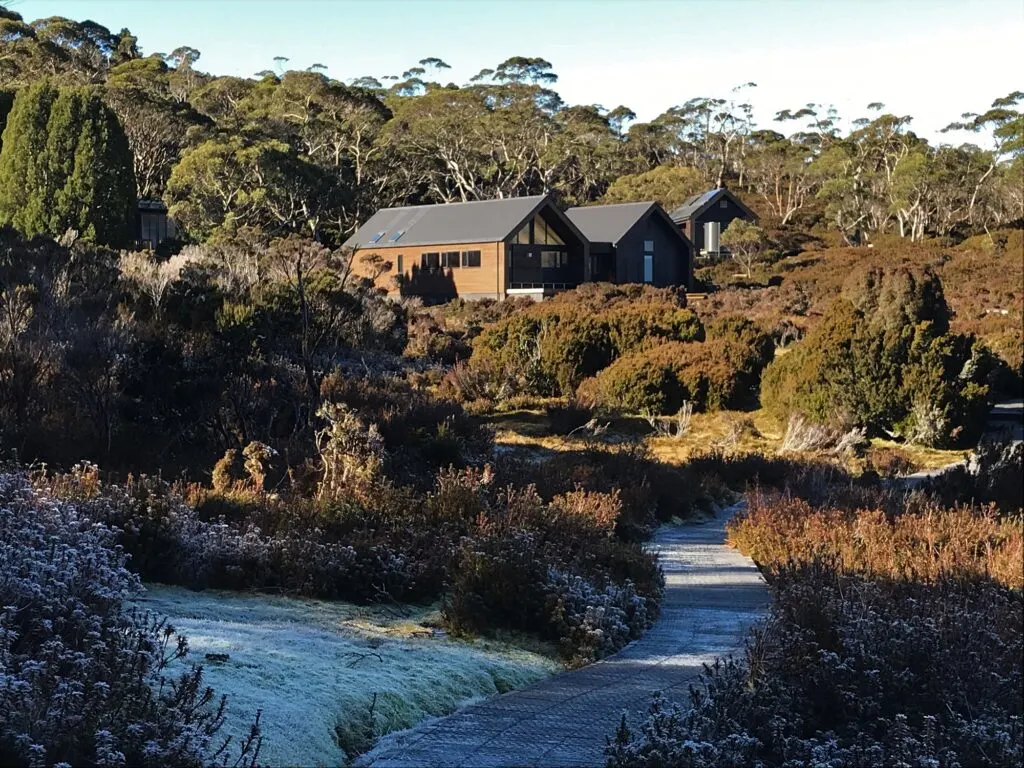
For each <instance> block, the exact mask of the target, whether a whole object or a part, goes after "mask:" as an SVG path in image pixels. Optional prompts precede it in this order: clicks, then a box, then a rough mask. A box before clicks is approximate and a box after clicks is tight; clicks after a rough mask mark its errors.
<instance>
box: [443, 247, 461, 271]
mask: <svg viewBox="0 0 1024 768" xmlns="http://www.w3.org/2000/svg"><path fill="white" fill-rule="evenodd" d="M441 266H442V267H443V268H444V269H456V268H457V267H458V266H459V252H458V251H445V252H444V253H442V254H441Z"/></svg>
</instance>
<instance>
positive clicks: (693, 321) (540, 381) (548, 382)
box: [470, 284, 703, 395]
mask: <svg viewBox="0 0 1024 768" xmlns="http://www.w3.org/2000/svg"><path fill="white" fill-rule="evenodd" d="M634 297H635V298H636V299H639V300H629V299H631V298H634ZM702 336H703V328H702V327H701V325H700V323H699V322H698V321H697V318H696V316H695V315H694V314H693V313H692V312H690V311H689V310H686V309H684V308H683V307H682V305H681V301H680V298H679V297H678V295H676V294H675V293H673V292H672V291H671V290H664V289H662V290H661V291H658V289H646V290H645V289H642V288H640V287H639V286H622V287H608V286H604V285H601V284H597V285H586V286H582V287H580V288H578V289H577V290H575V291H570V292H566V293H564V294H561V295H559V296H558V297H556V299H555V300H553V301H551V302H543V303H540V304H536V305H534V306H533V307H530V308H528V309H526V310H524V311H521V312H518V313H516V314H514V315H511V316H509V317H507V318H504V319H502V320H500V321H498V322H497V323H495V324H493V325H491V326H488V327H487V328H485V329H484V331H483V333H481V334H480V336H478V337H477V338H476V339H475V341H474V343H473V356H472V358H471V360H470V365H471V367H474V368H477V369H480V368H485V369H489V370H491V371H494V372H495V373H496V374H497V375H499V376H507V374H506V372H514V373H513V374H512V375H513V376H515V389H517V390H518V391H522V392H525V393H528V394H535V395H570V394H572V393H573V392H574V391H575V389H576V387H577V386H578V385H579V383H580V382H581V381H582V380H583V379H584V378H586V377H588V376H593V375H594V374H596V373H597V372H598V371H600V370H602V369H603V368H605V367H607V366H608V365H609V364H610V363H611V362H612V361H613V360H615V359H616V358H618V357H619V356H621V355H623V354H626V353H627V352H631V351H634V350H637V349H643V348H646V347H649V346H652V345H656V344H658V343H659V342H661V341H688V340H692V339H698V338H701V337H702ZM499 372H500V373H499Z"/></svg>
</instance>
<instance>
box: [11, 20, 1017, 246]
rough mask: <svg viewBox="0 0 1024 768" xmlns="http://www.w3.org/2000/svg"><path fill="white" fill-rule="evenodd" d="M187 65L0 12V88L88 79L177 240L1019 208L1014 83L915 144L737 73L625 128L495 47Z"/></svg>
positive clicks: (906, 121)
mask: <svg viewBox="0 0 1024 768" xmlns="http://www.w3.org/2000/svg"><path fill="white" fill-rule="evenodd" d="M201 59H202V55H201V52H200V51H198V50H196V49H195V48H191V47H189V46H187V45H183V46H181V47H179V48H176V49H175V50H173V51H171V52H170V53H167V54H155V53H154V54H151V55H148V56H145V55H143V51H142V48H141V46H140V44H139V41H138V39H137V38H136V37H135V36H134V35H132V33H131V31H130V30H128V29H122V30H120V31H119V32H113V31H111V30H109V29H107V28H105V27H103V26H102V25H100V24H97V23H96V22H92V21H81V22H79V21H75V20H73V19H67V18H63V17H59V16H55V17H49V18H43V19H37V20H35V21H25V20H24V19H23V18H22V17H21V15H20V14H18V13H16V12H14V11H10V10H5V11H4V12H3V14H2V16H0V90H4V91H13V90H22V91H24V90H26V89H28V88H31V87H33V86H34V85H35V84H38V83H39V82H41V81H42V80H44V79H46V78H50V79H52V80H53V82H54V83H55V84H56V85H58V86H59V87H80V86H85V85H90V86H102V87H103V88H104V89H105V96H104V98H105V100H106V101H107V103H108V104H109V105H110V106H111V108H112V109H113V110H114V111H115V112H116V113H117V114H118V117H119V118H120V120H121V122H122V123H123V125H124V128H125V132H126V133H127V135H128V142H129V145H130V147H131V151H132V155H133V160H134V168H135V174H136V177H137V182H138V194H139V195H140V196H142V197H151V196H158V195H159V196H162V195H164V194H165V192H167V191H168V189H169V187H170V188H173V189H174V192H173V194H174V195H175V196H176V199H177V201H178V207H177V208H176V210H177V212H178V214H179V215H180V216H182V218H183V219H184V220H186V222H187V224H186V228H187V229H188V230H189V231H190V233H191V234H192V236H193V237H197V238H205V237H207V236H209V235H211V234H212V233H213V232H216V231H218V230H221V229H224V228H226V229H227V230H229V231H231V229H232V227H233V226H234V220H235V217H238V218H239V219H245V220H246V221H248V222H249V223H250V224H251V223H253V222H254V221H256V220H259V221H261V222H263V223H261V225H260V226H265V227H266V228H267V229H268V231H269V232H272V233H273V234H290V233H307V234H309V233H315V235H316V237H317V238H319V239H321V240H322V241H324V242H326V243H327V244H329V245H331V246H336V245H338V244H340V242H342V241H343V240H344V238H345V237H346V236H347V234H348V233H350V232H351V231H352V230H353V229H354V228H355V227H356V226H357V225H358V224H359V223H360V222H363V221H365V220H366V219H367V218H368V216H369V215H371V214H372V213H373V212H374V211H375V210H377V209H379V208H383V207H388V206H393V205H404V204H418V203H438V202H451V201H466V200H479V199H488V198H495V197H513V196H522V195H529V194H538V193H541V192H543V191H545V190H548V189H551V190H555V191H556V192H557V193H558V194H559V195H560V197H561V198H562V199H563V200H564V201H565V202H566V203H569V204H586V203H590V202H594V201H596V200H599V199H605V200H607V201H609V202H612V201H625V200H627V199H628V200H636V199H640V198H643V199H658V200H660V201H661V202H662V203H664V204H665V205H666V206H667V207H670V208H671V207H673V206H674V205H676V204H678V203H679V202H681V201H682V199H683V198H685V197H686V196H689V195H690V194H695V193H697V192H700V191H704V190H707V189H711V188H715V187H718V186H721V185H723V184H724V183H725V182H726V181H728V182H729V184H730V187H731V188H733V189H734V190H735V191H737V192H738V193H739V194H741V195H743V196H744V197H745V198H746V200H747V201H754V200H756V202H757V204H758V206H759V207H763V208H764V210H765V212H766V214H767V215H768V217H770V218H771V219H772V220H773V221H776V222H778V223H780V224H781V225H783V226H788V225H791V224H794V223H798V222H799V223H806V222H819V223H822V224H824V225H825V226H828V227H830V229H831V231H832V232H834V233H837V234H839V236H840V237H842V238H844V239H845V240H846V241H847V242H849V243H859V242H864V241H865V240H871V241H875V240H876V239H877V238H879V237H880V236H884V235H885V234H886V233H889V232H895V233H898V235H899V236H900V237H901V238H903V239H905V240H906V241H914V242H917V241H920V240H921V239H922V237H924V236H925V235H938V236H942V237H946V236H956V237H960V236H962V235H963V234H964V233H980V232H983V231H985V229H986V228H988V229H992V228H994V227H1005V226H1007V225H1009V224H1010V223H1011V222H1013V221H1016V220H1019V219H1020V218H1021V216H1022V215H1024V197H1022V195H1021V194H1020V188H1021V185H1020V179H1021V171H1022V169H1024V165H1022V164H1021V162H1020V160H1021V153H1020V146H1021V144H1022V139H1021V130H1022V129H1021V125H1022V124H1024V122H1022V119H1021V117H1020V111H1019V105H1020V102H1021V98H1022V96H1021V93H1020V92H1019V91H1018V92H1013V93H1010V94H1007V95H1006V96H1004V97H1002V98H999V99H996V100H995V101H994V102H992V104H991V105H990V106H989V107H988V108H987V109H984V110H983V111H981V112H980V113H978V112H970V111H968V112H965V113H964V115H963V116H962V118H961V120H960V121H959V122H958V123H955V124H953V125H951V126H950V129H955V130H967V131H971V132H974V133H977V134H980V135H981V136H982V137H983V138H984V140H980V141H978V142H977V144H976V145H975V144H962V145H959V146H952V145H940V146H935V145H931V144H929V143H928V142H926V141H924V140H923V139H921V138H920V137H919V136H917V135H916V134H914V133H913V132H912V131H911V130H910V128H909V126H910V123H911V120H910V117H909V116H897V115H894V114H891V113H888V112H886V111H885V109H884V105H882V104H879V103H874V104H871V105H870V106H869V109H868V115H867V116H857V115H852V116H849V117H850V118H852V119H849V120H848V121H847V120H841V116H840V115H839V114H838V113H837V111H836V110H835V109H834V108H831V107H825V106H822V105H819V104H808V105H806V106H804V107H802V108H800V109H797V110H788V109H786V110H782V111H781V112H779V113H778V115H776V116H774V117H777V118H778V123H781V124H783V125H785V126H787V127H788V126H792V128H791V132H790V134H789V135H784V134H782V133H779V132H777V131H776V130H771V129H764V128H760V127H759V126H758V124H757V121H756V120H755V116H754V110H753V107H752V105H751V103H750V101H749V99H748V98H747V94H748V93H749V90H750V89H751V88H752V87H754V84H753V83H744V84H741V85H739V86H737V87H736V88H733V89H731V91H730V92H729V93H727V94H718V95H697V96H695V97H694V98H691V99H689V100H687V101H686V102H685V103H683V104H680V105H677V106H672V107H670V108H668V109H665V110H664V111H663V112H662V113H661V114H659V115H657V116H656V117H654V118H653V119H651V120H649V121H646V122H638V121H637V120H636V114H635V113H634V112H633V111H632V110H630V109H629V108H628V106H625V105H619V106H616V107H614V108H612V109H605V108H603V107H600V106H597V105H573V104H567V103H566V102H564V101H563V100H562V98H561V97H560V96H559V94H558V93H557V92H556V91H555V90H554V87H555V86H556V84H557V82H558V76H557V73H556V72H555V71H554V70H553V68H552V64H551V63H550V62H548V61H545V60H544V59H542V58H538V57H528V56H519V55H516V56H511V57H509V58H507V59H506V60H505V61H502V62H498V63H496V64H495V65H494V66H493V67H489V68H486V69H484V70H482V71H481V72H480V73H479V74H478V75H476V76H474V77H472V78H470V79H469V81H468V82H466V83H463V84H456V83H451V82H445V80H444V78H445V77H446V73H447V71H448V70H449V66H448V65H447V64H446V63H445V62H444V61H442V60H441V59H439V58H437V57H429V58H426V59H423V62H427V63H426V64H424V63H422V62H420V63H418V64H417V65H414V66H412V67H410V68H409V69H408V70H406V71H405V72H403V73H402V75H401V76H398V75H382V76H376V77H375V76H371V75H366V76H363V77H359V78H355V79H354V80H353V81H351V83H349V84H346V83H342V82H339V81H337V80H334V79H332V78H330V77H328V76H327V75H326V74H325V73H324V72H322V71H317V70H318V69H320V68H319V67H317V66H314V67H310V68H309V69H307V70H295V69H287V70H285V71H276V72H272V71H269V70H264V71H262V72H259V73H257V75H256V76H255V77H254V78H248V79H247V78H241V77H237V76H215V75H211V74H208V73H206V72H203V71H201V70H200V69H199V62H200V61H201ZM279 63H281V64H285V63H286V60H284V59H282V60H281V61H280V62H279ZM281 69H283V67H282V68H281ZM964 106H965V107H968V108H969V107H970V105H969V104H965V105H964ZM979 106H980V105H979ZM957 111H960V110H957ZM841 122H844V123H848V124H849V125H850V126H851V128H850V130H849V131H848V132H846V133H845V135H844V134H843V133H842V132H841V131H840V130H839V126H840V124H841ZM986 145H987V146H989V147H991V149H987V148H983V147H984V146H986ZM176 166H178V167H176ZM175 172H176V173H175ZM172 176H175V177H176V178H175V182H174V184H173V185H169V184H168V180H169V179H170V178H171V177H172ZM218 188H219V189H220V190H221V191H223V192H224V193H225V195H219V194H218ZM188 193H193V194H195V195H197V196H199V197H202V199H203V201H204V203H206V204H207V205H208V206H209V212H208V213H207V212H205V211H203V210H200V208H198V207H196V206H195V205H190V204H189V199H187V194H188ZM232 194H233V195H235V196H236V197H234V198H232V197H230V195H232Z"/></svg>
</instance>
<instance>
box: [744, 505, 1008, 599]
mask: <svg viewBox="0 0 1024 768" xmlns="http://www.w3.org/2000/svg"><path fill="white" fill-rule="evenodd" d="M729 540H730V541H731V542H732V543H733V544H735V545H736V546H737V547H738V548H739V550H740V551H741V552H743V553H744V554H747V555H749V556H750V557H752V558H753V559H754V560H756V561H757V562H758V563H760V564H761V565H762V566H764V567H767V568H769V569H771V568H780V567H783V566H785V565H788V564H792V563H811V562H814V561H816V560H825V561H827V562H832V563H835V564H836V567H838V568H839V569H840V570H841V571H844V572H849V573H860V574H865V575H868V576H870V577H873V578H893V579H904V580H910V581H929V582H934V581H936V580H938V579H940V578H942V577H947V576H948V577H979V578H980V577H988V578H992V579H995V580H996V581H998V582H999V583H1001V584H1004V585H1006V586H1009V587H1014V588H1017V589H1020V588H1022V587H1024V519H1022V518H1021V517H1019V516H1017V517H999V516H998V514H997V513H996V512H995V510H994V509H992V508H986V509H977V508H970V507H957V508H952V509H948V508H942V507H940V506H937V505H935V504H928V503H925V504H924V505H923V506H922V508H921V509H920V510H916V511H914V512H904V513H902V514H895V515H894V514H889V513H886V512H884V511H882V510H878V509H861V510H857V511H847V510H838V509H828V508H824V509H815V508H813V507H812V506H811V505H810V504H808V503H807V502H806V501H804V500H802V499H798V498H793V497H791V496H788V495H779V494H766V493H754V494H751V495H750V497H749V507H748V509H747V510H746V511H745V512H743V513H742V514H740V515H737V516H736V517H735V518H734V519H733V520H732V521H731V523H730V524H729Z"/></svg>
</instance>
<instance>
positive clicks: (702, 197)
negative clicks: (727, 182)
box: [669, 187, 725, 221]
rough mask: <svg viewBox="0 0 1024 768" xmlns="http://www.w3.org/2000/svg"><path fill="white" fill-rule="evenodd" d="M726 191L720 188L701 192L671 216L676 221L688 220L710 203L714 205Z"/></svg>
mask: <svg viewBox="0 0 1024 768" xmlns="http://www.w3.org/2000/svg"><path fill="white" fill-rule="evenodd" d="M724 191H725V189H724V188H722V187H719V188H718V189H711V190H708V191H707V192H701V193H700V194H699V195H694V196H693V197H691V198H690V199H688V200H687V201H686V202H685V203H683V204H682V205H680V206H679V207H678V208H676V209H675V210H674V211H672V213H670V214H669V215H670V216H671V217H672V219H673V220H674V221H679V220H680V219H688V218H690V217H691V216H693V215H694V214H695V213H696V212H697V211H699V210H700V209H701V208H703V207H704V206H705V205H707V204H708V203H713V202H714V201H715V198H716V197H718V195H719V194H721V193H722V192H724Z"/></svg>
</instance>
